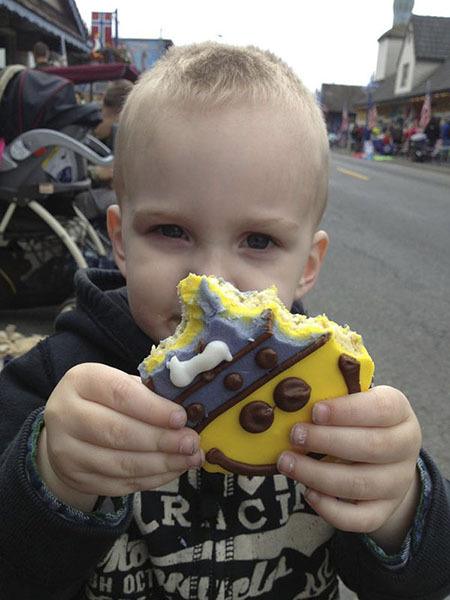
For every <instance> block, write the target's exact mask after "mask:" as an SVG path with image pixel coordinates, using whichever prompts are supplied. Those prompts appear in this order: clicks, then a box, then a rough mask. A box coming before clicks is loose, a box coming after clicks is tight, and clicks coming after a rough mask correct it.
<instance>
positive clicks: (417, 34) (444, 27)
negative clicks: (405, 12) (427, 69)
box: [411, 15, 450, 60]
mask: <svg viewBox="0 0 450 600" xmlns="http://www.w3.org/2000/svg"><path fill="white" fill-rule="evenodd" d="M411 23H412V25H413V28H414V50H415V54H416V58H418V59H422V60H445V59H446V58H447V57H448V56H450V17H422V16H419V15H412V17H411Z"/></svg>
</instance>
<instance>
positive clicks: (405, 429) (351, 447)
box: [291, 423, 420, 464]
mask: <svg viewBox="0 0 450 600" xmlns="http://www.w3.org/2000/svg"><path fill="white" fill-rule="evenodd" d="M415 438H417V442H416V443H414V439H415ZM291 442H292V444H293V445H294V447H295V448H296V449H298V450H299V451H301V452H302V453H308V452H317V453H320V454H328V455H330V456H334V457H336V458H340V459H342V460H348V461H352V462H362V463H379V464H383V463H384V464H387V463H393V462H400V461H403V460H406V459H408V458H410V456H411V455H412V453H413V452H414V453H417V454H418V452H419V449H420V430H419V429H418V430H417V435H416V431H415V429H414V430H413V429H412V427H410V426H408V425H407V424H405V423H402V424H400V425H396V426H394V427H342V426H341V427H335V426H333V425H331V426H327V427H324V426H321V425H311V424H309V423H298V424H297V425H295V426H294V427H293V428H292V431H291Z"/></svg>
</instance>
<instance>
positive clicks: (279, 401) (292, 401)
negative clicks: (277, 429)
mask: <svg viewBox="0 0 450 600" xmlns="http://www.w3.org/2000/svg"><path fill="white" fill-rule="evenodd" d="M310 396H311V388H310V386H309V385H308V384H307V383H306V381H303V379H299V378H298V377H287V378H286V379H283V380H282V381H280V383H279V384H278V385H277V387H276V388H275V389H274V391H273V399H274V401H275V404H276V405H277V406H278V408H281V410H284V411H286V412H295V411H296V410H300V409H301V408H303V407H304V406H305V404H306V403H307V402H308V400H309V398H310Z"/></svg>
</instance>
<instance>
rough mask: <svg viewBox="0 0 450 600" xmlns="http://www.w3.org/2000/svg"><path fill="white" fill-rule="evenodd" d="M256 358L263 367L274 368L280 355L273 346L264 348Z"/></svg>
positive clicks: (257, 362) (259, 365)
mask: <svg viewBox="0 0 450 600" xmlns="http://www.w3.org/2000/svg"><path fill="white" fill-rule="evenodd" d="M255 360H256V364H257V365H258V367H261V369H273V368H274V367H276V366H277V363H278V356H277V353H276V352H275V350H272V348H263V349H262V350H260V351H259V352H258V353H257V354H256V356H255Z"/></svg>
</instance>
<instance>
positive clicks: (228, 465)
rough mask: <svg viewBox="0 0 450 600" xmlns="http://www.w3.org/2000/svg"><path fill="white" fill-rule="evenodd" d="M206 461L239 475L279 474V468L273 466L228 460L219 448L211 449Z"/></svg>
mask: <svg viewBox="0 0 450 600" xmlns="http://www.w3.org/2000/svg"><path fill="white" fill-rule="evenodd" d="M206 460H207V461H208V462H209V463H211V464H212V465H219V466H220V467H222V468H223V469H226V470H227V471H231V472H232V473H236V474H237V475H276V474H277V473H278V469H277V466H276V465H275V464H273V465H249V464H248V463H243V462H239V461H237V460H233V459H232V458H228V456H226V455H225V454H224V453H223V452H221V451H220V450H219V449H218V448H211V450H208V452H207V453H206Z"/></svg>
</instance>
